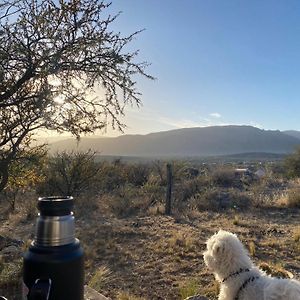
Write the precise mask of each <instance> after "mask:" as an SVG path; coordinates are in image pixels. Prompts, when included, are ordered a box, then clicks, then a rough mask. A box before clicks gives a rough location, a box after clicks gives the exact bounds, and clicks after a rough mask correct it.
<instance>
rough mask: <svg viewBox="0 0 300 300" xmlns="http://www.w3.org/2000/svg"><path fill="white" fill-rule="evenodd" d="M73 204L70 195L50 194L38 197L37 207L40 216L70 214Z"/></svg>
mask: <svg viewBox="0 0 300 300" xmlns="http://www.w3.org/2000/svg"><path fill="white" fill-rule="evenodd" d="M73 206H74V201H73V197H71V196H67V197H64V196H51V197H41V198H39V199H38V209H39V211H40V214H41V215H42V216H66V215H69V214H71V212H72V209H73Z"/></svg>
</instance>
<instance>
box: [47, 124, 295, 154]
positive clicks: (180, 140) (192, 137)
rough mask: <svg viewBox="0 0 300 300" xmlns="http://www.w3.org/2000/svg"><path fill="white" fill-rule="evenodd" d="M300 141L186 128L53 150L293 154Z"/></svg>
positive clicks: (66, 143) (268, 133)
mask: <svg viewBox="0 0 300 300" xmlns="http://www.w3.org/2000/svg"><path fill="white" fill-rule="evenodd" d="M298 145H300V139H298V138H296V137H293V136H290V135H288V134H286V133H283V132H280V131H278V130H276V131H274V130H262V129H258V128H255V127H252V126H233V125H232V126H212V127H201V128H184V129H176V130H170V131H164V132H156V133H151V134H147V135H123V136H119V137H114V138H103V137H101V138H94V137H93V138H82V139H81V141H80V142H79V143H78V142H77V141H76V140H75V139H67V140H63V141H59V142H56V143H52V144H51V145H50V151H51V152H56V151H61V150H75V149H77V150H87V149H93V150H95V151H98V152H100V153H101V155H112V156H138V157H153V156H160V157H162V156H169V157H170V156H173V157H203V156H216V155H233V154H236V153H255V152H260V153H262V152H263V153H275V154H286V153H290V152H292V151H293V150H294V149H295V148H296V147H297V146H298Z"/></svg>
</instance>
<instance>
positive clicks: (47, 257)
mask: <svg viewBox="0 0 300 300" xmlns="http://www.w3.org/2000/svg"><path fill="white" fill-rule="evenodd" d="M38 209H39V215H38V218H37V222H36V233H35V237H34V240H33V242H32V244H31V246H30V247H29V250H28V251H27V252H26V253H25V254H24V260H23V299H24V300H25V299H26V300H83V299H84V262H83V250H82V248H81V246H80V243H79V240H78V239H76V238H75V225H74V216H73V212H72V209H73V198H72V197H46V198H39V200H38Z"/></svg>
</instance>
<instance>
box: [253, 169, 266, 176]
mask: <svg viewBox="0 0 300 300" xmlns="http://www.w3.org/2000/svg"><path fill="white" fill-rule="evenodd" d="M254 174H255V175H256V176H257V177H258V178H262V177H264V176H266V171H265V170H263V169H258V170H257V171H256V172H254Z"/></svg>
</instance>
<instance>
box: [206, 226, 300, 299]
mask: <svg viewBox="0 0 300 300" xmlns="http://www.w3.org/2000/svg"><path fill="white" fill-rule="evenodd" d="M206 244H207V250H206V251H205V252H204V261H205V264H206V265H207V267H208V268H209V269H210V270H211V271H212V272H213V273H214V275H215V278H216V279H217V280H218V281H219V282H220V284H221V285H220V294H219V298H218V299H219V300H234V299H235V298H236V297H237V295H238V300H300V282H299V281H296V280H291V279H281V278H272V277H270V276H268V275H266V274H265V273H264V272H262V271H260V270H259V269H258V268H257V267H255V266H254V265H253V263H252V261H251V259H250V258H249V255H248V253H247V251H246V249H245V248H244V246H243V244H242V243H241V242H240V240H239V239H238V238H237V236H236V235H235V234H233V233H230V232H227V231H223V230H220V231H219V232H218V233H216V234H214V235H213V236H212V237H211V238H210V239H209V240H208V241H207V243H206ZM246 270H249V271H246ZM233 274H234V275H233ZM253 277H257V278H255V279H254V280H253V281H250V282H249V283H248V284H247V285H246V286H245V288H243V289H242V290H241V291H240V292H239V289H240V287H241V286H242V285H243V284H244V283H245V282H246V281H247V279H249V278H253ZM224 279H225V280H224Z"/></svg>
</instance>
